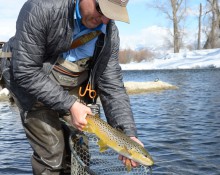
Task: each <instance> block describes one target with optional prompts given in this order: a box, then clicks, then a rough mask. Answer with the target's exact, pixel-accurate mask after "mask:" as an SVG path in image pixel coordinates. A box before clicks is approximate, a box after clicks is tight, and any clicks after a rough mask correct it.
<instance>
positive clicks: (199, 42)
mask: <svg viewBox="0 0 220 175" xmlns="http://www.w3.org/2000/svg"><path fill="white" fill-rule="evenodd" d="M201 19H202V4H201V3H200V6H199V31H198V46H197V48H198V49H201Z"/></svg>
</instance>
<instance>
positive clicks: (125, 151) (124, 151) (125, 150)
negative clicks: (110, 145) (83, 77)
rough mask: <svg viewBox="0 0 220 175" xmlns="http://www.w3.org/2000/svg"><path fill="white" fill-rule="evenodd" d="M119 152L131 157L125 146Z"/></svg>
mask: <svg viewBox="0 0 220 175" xmlns="http://www.w3.org/2000/svg"><path fill="white" fill-rule="evenodd" d="M121 152H122V153H125V154H127V155H130V156H131V152H130V151H129V150H128V148H127V147H126V146H124V148H123V149H122V150H121Z"/></svg>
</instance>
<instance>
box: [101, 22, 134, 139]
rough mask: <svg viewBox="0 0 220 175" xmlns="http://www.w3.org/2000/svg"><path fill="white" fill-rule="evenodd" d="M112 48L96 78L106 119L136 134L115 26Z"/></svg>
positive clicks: (128, 133) (126, 132) (127, 131)
mask: <svg viewBox="0 0 220 175" xmlns="http://www.w3.org/2000/svg"><path fill="white" fill-rule="evenodd" d="M112 30H113V31H112V33H113V34H112V38H111V40H112V41H113V43H112V45H113V46H112V49H111V55H110V59H109V62H108V64H107V67H106V69H105V71H104V72H103V74H102V75H101V76H100V78H99V80H98V90H99V95H100V99H101V102H102V105H103V108H104V112H105V115H106V118H107V121H108V123H109V124H110V125H112V126H113V127H115V128H119V129H121V130H123V132H124V133H125V134H126V135H128V136H137V131H136V126H135V122H134V118H133V114H132V110H131V106H130V100H129V96H128V95H127V93H126V90H125V87H124V83H123V79H122V78H123V77H122V71H121V67H120V65H119V60H118V53H119V37H118V30H117V27H116V26H115V25H114V26H113V28H112Z"/></svg>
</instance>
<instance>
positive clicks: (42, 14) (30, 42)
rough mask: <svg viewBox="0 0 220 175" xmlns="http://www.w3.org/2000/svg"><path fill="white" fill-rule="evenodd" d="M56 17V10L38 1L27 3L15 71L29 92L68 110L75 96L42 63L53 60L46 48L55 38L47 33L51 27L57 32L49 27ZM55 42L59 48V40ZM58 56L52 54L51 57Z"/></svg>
mask: <svg viewBox="0 0 220 175" xmlns="http://www.w3.org/2000/svg"><path fill="white" fill-rule="evenodd" d="M53 18H54V17H53V10H50V8H49V7H45V8H42V7H41V6H40V5H39V4H37V1H28V2H26V3H25V4H24V6H23V7H22V9H21V11H20V14H19V16H18V19H17V23H16V35H15V40H14V43H13V50H12V55H13V57H12V67H13V69H12V70H13V76H14V80H15V82H16V83H17V84H18V85H19V86H20V87H22V88H23V89H25V91H26V92H27V93H29V94H31V95H33V96H34V97H35V98H36V99H37V100H39V101H40V102H42V103H44V104H45V105H47V106H48V107H50V108H52V109H54V110H57V111H68V110H69V109H70V107H71V105H72V104H73V103H74V102H75V100H76V98H75V97H73V96H70V95H69V94H68V92H67V91H64V90H63V88H62V87H61V86H59V85H57V84H56V83H55V82H53V81H52V80H51V79H50V78H49V77H48V75H47V74H46V73H45V72H44V71H43V63H44V62H45V61H46V60H47V59H50V58H48V57H47V52H46V49H47V47H48V43H49V42H51V40H53V38H48V33H49V32H51V30H54V32H55V29H51V28H50V25H51V24H52V23H53V20H54V19H53ZM54 36H56V35H55V34H54ZM51 43H52V42H51ZM53 44H54V50H56V45H55V44H56V43H53ZM57 56H58V55H51V58H52V57H57Z"/></svg>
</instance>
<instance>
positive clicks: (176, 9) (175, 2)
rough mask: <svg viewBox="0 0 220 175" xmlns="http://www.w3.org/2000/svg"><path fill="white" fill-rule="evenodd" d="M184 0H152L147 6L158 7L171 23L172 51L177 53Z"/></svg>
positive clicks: (183, 12) (179, 43)
mask: <svg viewBox="0 0 220 175" xmlns="http://www.w3.org/2000/svg"><path fill="white" fill-rule="evenodd" d="M183 2H185V3H186V0H167V1H164V0H153V3H152V4H149V3H148V5H149V6H151V7H153V8H156V9H158V10H159V11H161V12H162V13H164V14H165V15H166V17H167V18H168V19H169V20H171V21H172V23H173V47H174V53H178V52H179V50H180V45H181V38H182V36H181V32H180V22H181V21H182V20H183V19H184V15H185V8H186V7H185V6H184V5H185V4H183Z"/></svg>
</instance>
